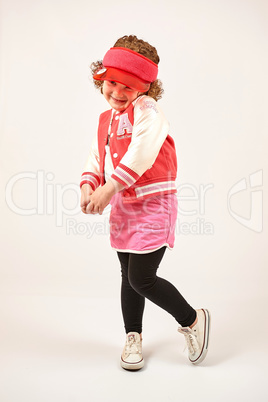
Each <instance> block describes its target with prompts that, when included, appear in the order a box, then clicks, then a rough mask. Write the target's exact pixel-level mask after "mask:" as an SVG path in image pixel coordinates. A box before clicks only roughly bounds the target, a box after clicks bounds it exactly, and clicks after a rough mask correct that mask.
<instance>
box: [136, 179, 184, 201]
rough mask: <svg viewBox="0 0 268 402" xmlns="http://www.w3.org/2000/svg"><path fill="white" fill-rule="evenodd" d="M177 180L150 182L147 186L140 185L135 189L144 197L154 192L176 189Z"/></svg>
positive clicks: (138, 195)
mask: <svg viewBox="0 0 268 402" xmlns="http://www.w3.org/2000/svg"><path fill="white" fill-rule="evenodd" d="M176 189H177V188H176V183H175V181H164V182H159V183H153V184H148V185H146V186H142V187H138V188H136V189H135V192H136V196H137V198H138V197H142V196H144V195H148V194H153V193H156V192H163V191H168V190H176Z"/></svg>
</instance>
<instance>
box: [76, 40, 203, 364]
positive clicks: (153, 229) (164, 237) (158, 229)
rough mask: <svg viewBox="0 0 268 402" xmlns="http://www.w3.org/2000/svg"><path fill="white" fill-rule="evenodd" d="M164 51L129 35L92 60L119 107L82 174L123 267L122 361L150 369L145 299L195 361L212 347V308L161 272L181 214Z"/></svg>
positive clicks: (88, 208)
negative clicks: (197, 303) (161, 71)
mask: <svg viewBox="0 0 268 402" xmlns="http://www.w3.org/2000/svg"><path fill="white" fill-rule="evenodd" d="M159 60H160V59H159V56H158V54H157V51H156V49H155V48H154V47H153V46H151V45H150V44H149V43H147V42H145V41H143V40H141V39H138V38H137V37H136V36H134V35H130V36H124V37H122V38H120V39H118V40H117V42H116V43H115V44H114V46H113V47H112V48H111V49H110V50H108V52H107V53H106V54H105V56H104V59H103V61H98V62H96V63H92V65H91V69H92V73H93V79H94V84H95V86H96V87H97V88H99V89H100V91H101V93H102V94H103V95H104V97H105V99H106V100H107V102H108V103H109V105H110V106H111V108H112V109H110V110H108V111H106V112H104V113H102V114H101V115H100V119H99V127H98V133H97V136H96V138H95V140H94V142H93V144H92V146H91V150H90V153H89V157H88V160H87V163H86V166H85V169H84V173H83V174H82V179H81V184H80V187H81V209H82V211H83V212H84V213H86V214H102V212H103V210H104V208H105V207H106V206H107V205H108V204H109V203H110V204H111V205H112V208H111V214H110V240H111V246H112V248H113V249H115V250H116V251H117V254H118V258H119V261H120V264H121V274H122V286H121V306H122V314H123V320H124V325H125V331H126V334H127V335H126V344H125V347H124V349H123V353H122V356H121V366H122V367H123V368H124V369H128V370H138V369H140V368H142V367H143V365H144V360H143V357H142V317H143V311H144V302H145V298H147V299H149V300H151V301H152V302H153V303H155V304H157V305H158V306H159V307H161V308H163V309H164V310H166V311H167V312H168V313H170V314H171V315H172V316H173V317H174V318H175V320H176V321H177V322H178V323H179V324H180V325H181V327H179V329H178V331H179V332H181V333H182V334H183V335H184V336H185V338H186V342H187V347H188V357H189V359H190V361H191V362H192V363H193V364H197V363H200V362H201V361H202V360H204V358H205V356H206V354H207V350H208V340H209V330H210V313H209V311H208V310H206V309H200V310H194V309H193V308H192V307H191V306H190V305H189V304H188V303H187V301H186V300H185V299H184V298H183V297H182V295H181V294H180V293H179V291H178V290H177V289H176V288H175V287H174V286H173V285H172V284H171V283H170V282H168V281H166V280H165V279H162V278H160V277H158V276H157V275H156V272H157V269H158V267H159V264H160V262H161V260H162V257H163V255H164V253H165V251H166V248H167V247H168V248H170V249H171V248H173V245H174V232H175V223H176V217H177V198H176V194H175V193H176V186H175V179H176V175H177V161H176V152H175V146H174V141H173V139H172V138H171V137H170V135H169V134H168V132H169V124H168V122H167V120H166V119H165V116H164V115H163V113H162V111H161V109H160V108H159V106H158V104H157V101H158V100H159V99H160V98H161V94H162V93H163V89H162V84H161V82H160V81H159V80H158V79H157V73H158V63H159Z"/></svg>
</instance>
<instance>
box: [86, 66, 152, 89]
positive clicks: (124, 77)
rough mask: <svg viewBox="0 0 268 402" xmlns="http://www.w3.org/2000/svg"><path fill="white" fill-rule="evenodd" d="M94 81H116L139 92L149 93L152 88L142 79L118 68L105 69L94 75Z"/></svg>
mask: <svg viewBox="0 0 268 402" xmlns="http://www.w3.org/2000/svg"><path fill="white" fill-rule="evenodd" d="M93 79H94V80H97V81H106V80H107V81H115V82H119V83H120V84H123V85H126V86H127V87H129V88H131V89H135V90H136V91H139V92H147V91H148V90H149V88H150V83H149V82H144V81H142V80H141V79H140V78H138V77H136V76H135V75H132V74H130V73H128V72H126V71H123V70H119V69H117V68H112V67H109V68H107V69H106V68H103V69H102V70H100V71H98V72H97V73H95V74H94V75H93Z"/></svg>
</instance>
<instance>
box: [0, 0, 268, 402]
mask: <svg viewBox="0 0 268 402" xmlns="http://www.w3.org/2000/svg"><path fill="white" fill-rule="evenodd" d="M267 4H268V3H267V2H266V1H265V0H245V1H242V0H232V1H231V0H227V1H226V0H225V1H224V0H215V1H212V0H211V1H209V0H205V1H198V0H188V1H186V0H184V1H183V0H177V1H175V0H174V1H171V0H166V1H163V2H162V1H158V0H154V1H153V0H148V1H140V0H136V1H135V2H126V1H116V0H115V1H113V2H110V1H107V0H103V1H96V2H93V1H89V0H88V1H85V0H76V1H71V0H69V1H68V0H65V1H63V0H62V1H61V0H53V1H52V0H46V1H45V0H22V1H19V0H8V1H7V0H2V2H1V21H0V23H1V37H0V39H1V53H0V60H1V64H0V68H1V75H0V107H1V109H0V113H1V126H0V129H1V158H0V164H1V168H0V177H1V188H2V195H1V201H0V202H1V205H0V207H1V283H0V286H1V296H0V309H1V318H0V326H1V329H0V348H1V351H0V353H1V356H0V362H1V363H0V364H1V375H0V378H1V383H0V399H1V401H2V402H17V401H20V402H21V401H27V402H31V401H34V402H43V401H44V402H48V401H49V402H54V401H57V402H58V401H63V402H65V401H66V402H67V401H68V402H69V401H75V402H84V401H90V402H91V401H92V402H99V401H100V402H112V401H123V400H126V399H127V400H128V401H130V402H132V401H137V400H140V401H154V402H156V401H157V402H158V401H159V402H160V401H161V402H163V401H172V402H173V401H179V400H180V401H195V400H200V401H226V399H229V400H233V401H243V402H244V401H252V400H253V399H254V400H255V399H256V400H258V401H266V400H267V397H268V393H267V390H266V376H267V367H266V361H267V349H268V348H267V335H268V334H267V332H268V331H267V322H266V320H267V209H266V208H265V207H266V203H267V202H266V203H265V200H266V195H267V193H265V191H266V190H265V183H266V177H267V128H268V124H267V106H268V104H267V103H268V102H267V92H268V80H267V71H268V60H267V43H268V42H267V40H268V37H267V33H268V28H267V26H268V24H267V14H268V7H267ZM126 34H127V35H129V34H135V35H137V36H138V37H140V38H142V39H144V40H146V41H148V42H150V43H151V44H153V45H154V46H155V47H156V48H157V50H158V52H159V55H160V58H161V62H160V67H159V78H160V79H162V81H163V85H164V89H165V94H164V97H163V99H162V100H161V101H160V106H161V108H162V109H163V110H164V113H165V114H166V116H167V118H168V120H169V122H170V134H171V135H172V136H173V137H174V139H175V141H176V147H177V153H178V162H179V174H178V188H179V189H180V186H182V185H183V184H186V185H187V186H188V189H184V190H183V192H181V193H180V195H181V196H184V197H185V196H186V195H189V196H192V197H193V196H194V192H193V191H194V190H195V191H196V193H195V195H196V199H195V200H194V199H193V198H192V199H189V200H185V199H184V200H183V201H181V202H180V206H181V209H183V210H184V211H186V212H187V211H188V213H189V212H191V211H192V214H191V215H187V216H186V213H185V212H182V211H181V213H180V214H179V218H178V227H177V238H176V245H175V249H174V250H173V251H172V252H170V251H168V252H167V253H166V256H165V259H164V260H163V263H162V265H161V268H160V271H159V275H161V276H163V277H165V278H166V279H169V280H170V281H172V282H173V283H174V284H175V285H176V286H177V287H178V288H179V290H180V291H181V292H182V294H183V295H184V296H185V297H186V298H187V300H188V301H189V303H191V304H192V305H193V306H194V307H196V308H199V307H206V308H209V309H210V311H211V313H212V334H211V345H210V351H209V354H208V357H207V359H206V361H205V362H204V363H203V364H202V366H200V367H194V366H191V365H190V363H189V362H188V360H187V356H186V355H185V354H183V353H182V350H183V343H184V340H183V339H182V337H181V335H180V334H178V333H177V331H176V329H177V325H176V322H175V321H174V319H173V318H172V317H170V316H169V315H168V314H166V313H165V312H164V311H163V310H160V309H159V308H157V307H156V306H154V305H152V304H151V303H150V302H148V303H147V305H146V311H145V316H144V357H145V359H146V366H145V367H144V369H143V370H142V371H140V372H138V373H129V372H126V371H123V370H122V369H121V368H120V367H119V357H120V353H121V349H122V347H123V344H124V337H125V335H124V329H123V323H122V318H121V312H120V298H119V294H120V270H119V264H118V262H117V257H116V253H115V252H114V251H113V250H111V249H110V246H109V234H108V224H107V222H108V212H106V213H105V214H104V215H103V216H102V217H99V216H98V217H97V216H94V217H91V216H85V215H83V214H81V213H80V212H79V190H78V184H79V180H80V174H81V173H82V170H83V166H84V163H85V160H86V158H87V154H88V150H89V146H90V143H91V140H92V138H93V136H94V134H95V131H96V128H97V121H98V115H99V114H100V113H101V112H102V111H104V110H105V109H107V108H109V105H107V104H106V102H105V100H104V99H103V97H102V96H101V95H100V94H99V93H98V92H97V91H96V90H95V89H94V88H93V85H92V83H91V80H90V78H89V76H90V72H89V65H90V63H91V62H92V61H95V60H97V59H102V57H103V55H104V53H105V52H106V51H107V50H108V49H109V47H111V46H113V44H114V42H115V41H116V40H117V38H118V37H120V36H123V35H126ZM255 172H258V173H257V175H256V176H255V178H256V177H257V179H258V180H257V182H256V183H251V184H252V185H254V184H256V187H252V188H251V187H250V181H249V178H250V175H252V174H253V173H255ZM261 175H263V179H262V177H261ZM37 179H38V180H37ZM243 179H245V182H243V183H246V185H247V188H246V189H245V190H243V191H241V192H239V193H236V194H234V195H233V196H232V197H231V198H230V208H231V209H232V211H233V216H231V212H230V210H229V208H228V202H227V201H228V194H229V191H230V189H231V188H232V187H233V186H234V185H235V184H236V183H238V182H240V181H241V180H243ZM253 179H254V177H253ZM243 183H242V184H243ZM202 186H210V187H209V189H208V190H207V192H206V193H205V196H204V197H203V198H202V197H201V195H200V189H201V188H202ZM193 189H194V190H193ZM235 191H236V190H235ZM253 191H255V193H253ZM5 192H6V199H5ZM254 194H255V195H254ZM255 196H256V198H254V197H255ZM262 196H263V208H262V205H261V197H262ZM203 201H204V206H205V209H204V210H202V206H203V204H202V202H203ZM16 208H17V209H16ZM239 216H240V217H242V219H248V222H247V223H246V225H247V226H250V227H246V226H245V224H241V219H240V218H239ZM250 217H251V218H252V219H250ZM253 218H254V219H253ZM262 223H263V229H261V227H260V226H261V224H262ZM86 225H89V226H86ZM254 225H255V226H254ZM204 228H207V229H210V230H209V231H210V234H209V233H207V234H206V233H205V231H206V230H205V229H204ZM211 231H212V233H211ZM187 233H188V234H187Z"/></svg>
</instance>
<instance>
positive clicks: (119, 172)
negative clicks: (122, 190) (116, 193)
mask: <svg viewBox="0 0 268 402" xmlns="http://www.w3.org/2000/svg"><path fill="white" fill-rule="evenodd" d="M114 174H115V175H116V176H118V177H120V179H121V180H123V181H124V182H125V183H126V184H128V185H129V186H132V184H134V183H135V179H134V178H133V177H132V176H131V175H130V174H129V173H127V172H126V171H125V170H124V169H122V168H121V167H120V166H117V168H116V169H115V171H114ZM125 176H127V178H126V177H125Z"/></svg>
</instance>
